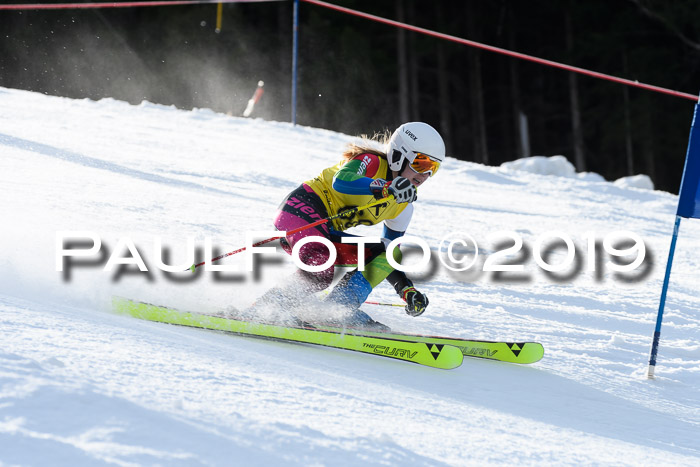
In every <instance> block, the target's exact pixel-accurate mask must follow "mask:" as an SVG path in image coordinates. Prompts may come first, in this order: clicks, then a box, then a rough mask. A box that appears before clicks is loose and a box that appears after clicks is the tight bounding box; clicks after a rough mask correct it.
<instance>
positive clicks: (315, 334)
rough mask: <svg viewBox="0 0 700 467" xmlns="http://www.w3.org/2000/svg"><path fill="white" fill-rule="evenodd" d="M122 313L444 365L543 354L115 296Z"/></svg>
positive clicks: (521, 345) (532, 346)
mask: <svg viewBox="0 0 700 467" xmlns="http://www.w3.org/2000/svg"><path fill="white" fill-rule="evenodd" d="M112 306H113V308H114V310H115V311H116V312H117V313H121V314H126V315H130V316H133V317H135V318H140V319H144V320H148V321H156V322H161V323H169V324H176V325H181V326H190V327H196V328H203V329H212V330H217V331H225V332H231V333H235V334H241V335H249V336H258V337H264V338H269V339H277V340H284V341H293V342H303V343H308V344H316V345H323V346H327V347H335V348H338V349H345V350H353V351H356V352H363V353H367V354H374V355H380V356H383V357H389V358H393V359H398V360H404V361H407V362H412V363H418V364H421V365H425V366H429V367H433V368H441V369H445V370H449V369H453V368H457V367H458V366H460V365H461V364H462V361H463V359H464V357H477V358H484V359H489V360H496V361H501V362H510V363H534V362H536V361H538V360H540V359H541V358H542V356H543V354H544V349H543V347H542V345H541V344H539V343H536V342H492V341H481V340H466V339H456V338H449V337H439V336H422V335H416V334H402V333H394V332H372V331H365V330H354V329H346V328H334V327H325V326H324V327H306V326H281V325H276V324H268V323H257V322H252V321H243V320H238V319H230V318H223V317H220V316H212V315H207V314H200V313H191V312H186V311H180V310H175V309H172V308H167V307H163V306H158V305H151V304H148V303H144V302H139V301H135V300H130V299H127V298H121V297H113V299H112Z"/></svg>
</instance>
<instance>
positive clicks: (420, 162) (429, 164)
mask: <svg viewBox="0 0 700 467" xmlns="http://www.w3.org/2000/svg"><path fill="white" fill-rule="evenodd" d="M411 168H412V169H413V170H414V172H418V173H419V174H424V173H430V176H431V177H432V176H433V175H435V173H436V172H437V171H438V169H439V168H440V162H438V161H436V160H434V159H431V158H430V156H429V155H427V154H423V153H422V152H417V153H416V157H415V158H414V159H413V162H411Z"/></svg>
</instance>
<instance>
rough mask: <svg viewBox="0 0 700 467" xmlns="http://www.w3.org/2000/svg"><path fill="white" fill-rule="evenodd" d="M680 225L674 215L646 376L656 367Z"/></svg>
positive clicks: (652, 372)
mask: <svg viewBox="0 0 700 467" xmlns="http://www.w3.org/2000/svg"><path fill="white" fill-rule="evenodd" d="M680 226H681V216H676V223H675V224H674V226H673V237H671V248H670V249H669V252H668V261H667V262H666V274H665V275H664V285H663V287H662V288H661V300H660V301H659V312H658V313H657V315H656V328H655V329H654V339H653V340H652V342H651V353H650V355H649V369H648V370H647V378H649V379H653V378H654V369H655V368H656V354H657V353H658V352H659V339H660V338H661V322H662V320H663V318H664V306H665V305H666V292H668V283H669V281H670V279H671V266H672V265H673V255H674V254H675V252H676V240H678V229H680Z"/></svg>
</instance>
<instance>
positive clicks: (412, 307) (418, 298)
mask: <svg viewBox="0 0 700 467" xmlns="http://www.w3.org/2000/svg"><path fill="white" fill-rule="evenodd" d="M401 298H403V300H404V301H405V302H406V308H405V310H406V314H408V315H410V316H414V317H415V316H420V315H422V314H423V312H424V311H425V309H426V307H427V306H428V297H427V296H426V295H425V294H422V293H420V292H419V291H417V290H416V289H415V287H413V286H412V285H410V286H406V287H404V288H403V289H401Z"/></svg>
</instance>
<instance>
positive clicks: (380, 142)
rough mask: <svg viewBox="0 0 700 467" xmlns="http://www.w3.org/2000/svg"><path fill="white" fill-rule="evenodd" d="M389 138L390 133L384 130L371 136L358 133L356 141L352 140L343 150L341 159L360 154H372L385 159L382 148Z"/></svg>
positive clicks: (346, 159) (349, 158)
mask: <svg viewBox="0 0 700 467" xmlns="http://www.w3.org/2000/svg"><path fill="white" fill-rule="evenodd" d="M390 138H391V133H389V131H388V130H385V131H384V132H382V133H375V134H374V135H373V136H371V137H370V136H367V135H360V137H359V141H358V142H356V143H355V142H353V143H350V144H348V145H347V147H346V148H345V152H343V159H344V160H345V161H349V160H351V159H352V158H354V157H356V156H359V155H360V154H374V155H375V156H378V157H381V158H382V159H386V158H387V157H386V152H384V150H383V149H379V148H384V147H385V146H386V144H387V143H388V142H389V139H390Z"/></svg>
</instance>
